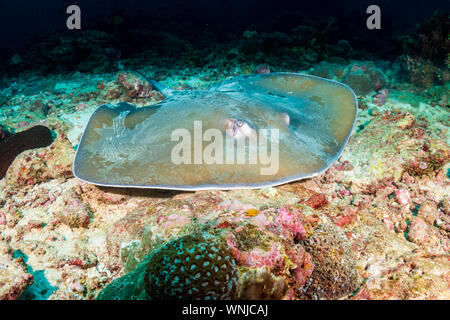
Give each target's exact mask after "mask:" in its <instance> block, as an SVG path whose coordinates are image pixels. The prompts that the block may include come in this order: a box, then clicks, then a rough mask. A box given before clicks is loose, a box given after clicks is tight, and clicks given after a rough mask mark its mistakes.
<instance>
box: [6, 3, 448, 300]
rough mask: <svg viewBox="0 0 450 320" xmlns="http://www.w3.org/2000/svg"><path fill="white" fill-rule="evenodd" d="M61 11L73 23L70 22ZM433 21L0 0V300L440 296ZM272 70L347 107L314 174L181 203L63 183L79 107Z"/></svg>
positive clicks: (441, 93) (429, 16) (438, 26)
mask: <svg viewBox="0 0 450 320" xmlns="http://www.w3.org/2000/svg"><path fill="white" fill-rule="evenodd" d="M373 4H375V5H377V6H378V7H379V8H380V19H381V20H380V27H381V28H380V29H369V28H368V19H370V17H371V16H372V14H373V13H372V12H371V13H367V11H366V10H367V8H368V7H369V6H370V5H373ZM70 5H77V6H78V7H79V8H80V10H81V18H80V19H81V29H68V27H67V24H66V23H67V21H68V19H69V17H70V16H71V13H66V9H67V8H68V7H69V6H70ZM449 12H450V2H449V1H438V0H434V1H433V0H429V1H403V0H401V1H387V0H384V1H381V0H379V1H376V3H375V2H373V1H365V0H364V1H351V0H345V1H324V0H316V1H313V2H310V1H298V0H297V1H294V0H292V1H290V0H284V1H283V0H280V1H256V0H248V1H245V0H241V1H235V0H228V1H227V0H215V1H200V0H198V1H181V0H166V1H162V2H161V1H140V0H129V1H118V0H117V1H45V2H37V1H24V0H22V1H5V0H0V16H1V19H0V30H1V36H0V38H1V50H0V299H39V300H45V299H77V300H79V299H123V300H128V299H180V298H181V299H192V298H198V299H242V300H245V299H286V300H295V299H449V298H450V289H449V288H450V261H449V259H448V253H449V248H450V197H449V195H450V181H449V177H450V165H449V150H450V149H449V122H450V117H449V102H448V98H449V94H450V91H449V87H450V82H449V80H450V70H449V67H450V42H449V34H448V31H449V26H450V19H449V18H450V16H449ZM371 21H372V22H373V20H371ZM369 24H370V23H369ZM273 72H296V73H302V74H310V75H314V76H319V77H323V78H327V79H332V80H336V81H339V82H342V83H344V84H346V85H348V86H349V87H351V88H352V89H353V91H354V92H355V94H356V96H357V99H358V114H357V120H356V124H355V126H354V128H353V132H352V135H351V137H350V140H349V142H348V145H347V147H346V149H345V150H344V153H343V154H342V156H341V157H340V158H339V160H338V161H337V162H335V163H334V164H333V165H332V166H331V168H329V169H328V170H327V171H326V172H324V173H322V174H320V175H318V176H317V177H314V178H310V179H307V180H303V181H298V182H294V183H289V184H285V185H282V186H277V187H270V188H263V189H257V190H231V191H223V190H205V191H197V192H181V191H165V190H149V189H140V190H137V189H132V188H128V189H127V188H111V187H99V186H95V185H92V184H89V183H86V182H83V181H81V180H79V179H77V178H75V177H74V175H73V172H72V164H73V161H74V158H75V152H76V150H77V148H78V144H79V142H80V139H81V136H82V133H83V131H84V129H85V127H86V125H87V123H88V120H89V118H90V116H91V115H92V114H93V112H94V111H95V110H96V109H97V107H98V106H100V105H103V104H107V103H111V104H115V103H118V102H129V103H132V104H134V105H136V106H137V107H142V106H147V105H151V104H155V103H158V102H160V101H162V100H163V99H164V96H163V95H162V94H161V93H160V92H159V91H158V90H157V89H156V88H155V87H153V86H152V84H151V83H150V82H149V79H150V78H151V79H153V80H155V81H158V82H159V83H161V84H163V85H165V86H167V87H169V88H171V89H178V90H190V89H200V90H203V89H206V88H208V87H210V86H212V85H215V84H217V83H219V82H221V81H223V80H225V79H228V78H230V77H233V76H240V75H248V74H266V73H273ZM143 75H145V76H143ZM167 121H170V118H168V119H167ZM193 257H194V258H195V259H196V260H194V259H193Z"/></svg>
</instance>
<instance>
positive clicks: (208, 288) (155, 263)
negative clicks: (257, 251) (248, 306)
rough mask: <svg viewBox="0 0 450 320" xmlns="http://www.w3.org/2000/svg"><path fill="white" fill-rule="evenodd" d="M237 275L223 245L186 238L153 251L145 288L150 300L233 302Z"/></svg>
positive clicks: (200, 237)
mask: <svg viewBox="0 0 450 320" xmlns="http://www.w3.org/2000/svg"><path fill="white" fill-rule="evenodd" d="M237 280H238V273H237V269H236V262H235V260H234V259H233V257H232V255H231V252H230V250H229V248H228V245H227V244H226V242H225V241H224V240H223V239H222V238H220V237H216V236H212V235H209V234H197V235H186V236H184V237H180V238H178V239H175V240H173V241H170V242H168V243H167V244H165V245H164V246H162V247H161V248H160V249H158V250H156V251H154V252H153V253H152V256H151V258H150V260H149V262H148V264H147V269H146V275H145V279H144V282H145V284H144V287H145V290H146V292H147V294H148V296H149V297H150V298H151V299H187V300H191V299H233V298H234V297H235V294H236V285H237Z"/></svg>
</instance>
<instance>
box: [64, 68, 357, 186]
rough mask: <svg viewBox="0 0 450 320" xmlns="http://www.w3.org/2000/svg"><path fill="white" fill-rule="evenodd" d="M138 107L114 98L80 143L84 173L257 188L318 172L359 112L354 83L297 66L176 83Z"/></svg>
mask: <svg viewBox="0 0 450 320" xmlns="http://www.w3.org/2000/svg"><path fill="white" fill-rule="evenodd" d="M149 81H150V82H151V84H152V86H153V87H154V88H155V89H157V90H159V91H160V92H161V93H162V94H163V95H164V96H165V99H164V100H163V101H161V102H159V103H157V104H155V105H150V106H146V107H141V108H138V107H136V106H134V105H132V104H129V103H118V104H105V105H102V106H100V107H98V108H97V110H96V111H95V112H94V113H93V114H92V116H91V118H90V120H89V122H88V124H87V126H86V129H85V131H84V133H83V135H82V138H81V141H80V143H79V146H78V149H77V152H76V156H75V160H74V164H73V172H74V175H75V176H76V177H77V178H79V179H81V180H83V181H86V182H89V183H92V184H95V185H100V186H113V187H135V188H156V189H172V190H204V189H223V190H227V189H239V188H243V189H256V188H263V187H270V186H275V185H280V184H284V183H287V182H291V181H295V180H300V179H304V178H309V177H313V176H315V175H318V174H320V173H322V172H324V171H325V170H326V169H328V168H329V167H330V166H331V165H332V164H333V163H334V162H335V161H336V160H337V159H338V157H339V156H340V155H341V153H342V152H343V150H344V147H345V145H346V144H347V142H348V140H349V137H350V134H351V131H352V128H353V126H354V123H355V120H356V112H357V100H356V96H355V94H354V93H353V91H352V90H351V89H350V88H349V87H348V86H346V85H345V84H342V83H339V82H336V81H332V80H328V79H323V78H319V77H315V76H310V75H305V74H297V73H271V74H258V75H246V76H238V77H234V78H231V79H228V80H225V81H223V82H221V83H219V84H217V85H214V86H212V87H211V88H209V89H207V90H171V89H168V88H166V87H164V86H162V85H161V84H159V83H157V82H155V81H153V80H151V79H149Z"/></svg>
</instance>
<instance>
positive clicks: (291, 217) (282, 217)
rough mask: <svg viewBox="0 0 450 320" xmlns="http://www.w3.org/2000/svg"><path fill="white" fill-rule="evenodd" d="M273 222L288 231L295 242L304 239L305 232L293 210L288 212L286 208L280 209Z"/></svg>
mask: <svg viewBox="0 0 450 320" xmlns="http://www.w3.org/2000/svg"><path fill="white" fill-rule="evenodd" d="M274 222H275V224H278V225H281V226H282V227H283V228H284V229H285V230H288V231H290V232H291V233H292V236H293V238H295V239H297V240H303V239H305V238H306V230H305V228H304V227H303V224H302V223H301V221H300V218H299V216H298V213H297V212H296V211H295V210H292V211H289V210H288V209H286V207H283V208H281V209H280V211H279V213H278V216H276V217H275V221H274Z"/></svg>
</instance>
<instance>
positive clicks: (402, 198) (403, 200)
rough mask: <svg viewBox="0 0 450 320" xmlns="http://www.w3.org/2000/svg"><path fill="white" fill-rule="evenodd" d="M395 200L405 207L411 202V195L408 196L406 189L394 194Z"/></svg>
mask: <svg viewBox="0 0 450 320" xmlns="http://www.w3.org/2000/svg"><path fill="white" fill-rule="evenodd" d="M395 198H396V199H397V202H398V203H400V204H401V205H407V204H408V203H410V202H411V195H410V194H409V192H408V190H406V189H400V190H397V191H396V192H395Z"/></svg>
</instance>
